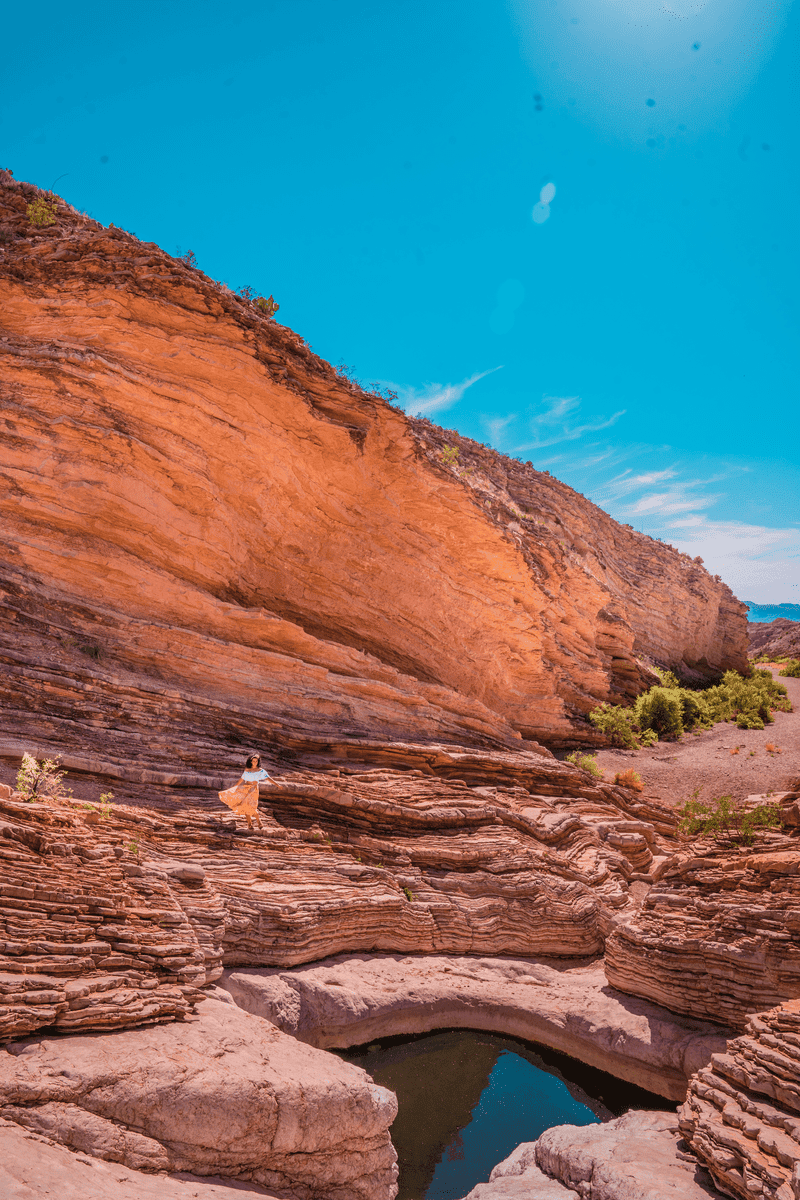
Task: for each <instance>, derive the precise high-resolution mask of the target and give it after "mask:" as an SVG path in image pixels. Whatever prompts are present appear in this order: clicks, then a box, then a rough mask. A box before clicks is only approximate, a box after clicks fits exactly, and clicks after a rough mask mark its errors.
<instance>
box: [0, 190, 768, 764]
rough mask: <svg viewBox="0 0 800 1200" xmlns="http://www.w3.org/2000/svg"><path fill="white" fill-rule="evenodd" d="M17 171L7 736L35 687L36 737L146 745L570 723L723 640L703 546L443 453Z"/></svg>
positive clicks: (740, 625) (483, 737)
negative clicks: (41, 214)
mask: <svg viewBox="0 0 800 1200" xmlns="http://www.w3.org/2000/svg"><path fill="white" fill-rule="evenodd" d="M34 194H35V189H31V188H30V187H28V186H27V185H22V184H17V183H15V182H14V181H13V180H11V179H10V177H9V176H8V175H5V174H4V175H3V178H2V180H0V233H2V237H3V242H4V252H3V255H2V257H1V258H0V289H1V290H2V304H1V305H0V311H2V335H1V340H0V379H1V380H2V387H3V407H4V420H5V431H4V432H5V436H4V439H3V442H2V449H0V456H1V457H0V472H2V476H3V479H4V482H5V488H4V491H3V507H2V526H1V527H2V531H3V535H2V536H3V566H2V572H3V575H2V585H3V587H4V590H5V596H6V605H5V607H4V616H3V622H2V628H0V648H2V655H3V658H4V671H3V675H2V679H3V683H2V687H3V691H2V696H1V697H0V698H2V701H3V707H4V719H3V724H4V727H5V733H6V734H7V735H8V736H9V737H11V738H13V737H24V735H25V733H26V732H27V731H29V729H30V724H31V716H32V714H33V713H35V714H36V716H37V720H38V722H39V728H40V731H41V735H42V736H43V737H45V736H46V737H47V739H48V741H49V744H50V745H52V746H53V747H54V748H61V749H63V750H67V749H71V750H73V751H74V750H76V749H78V748H79V747H78V743H79V742H80V741H81V740H82V739H85V738H88V739H89V741H90V743H91V748H92V749H93V750H94V751H95V752H97V753H101V754H102V755H104V756H105V757H106V758H108V759H110V760H111V761H117V762H121V763H124V762H125V760H126V758H127V759H130V758H131V757H132V756H133V755H134V753H135V751H137V750H138V751H139V752H140V753H141V754H142V755H143V756H144V757H145V758H146V759H147V760H148V763H149V765H151V766H152V767H153V769H158V768H159V767H160V769H161V770H165V769H166V767H167V766H168V765H170V763H171V765H172V766H173V769H174V764H175V758H176V757H177V758H178V759H179V760H182V761H183V765H184V768H186V766H187V764H188V761H189V756H190V755H193V754H195V753H199V752H202V757H203V759H204V760H206V761H208V760H211V761H215V762H216V764H217V766H218V767H219V766H220V765H226V766H227V765H228V764H229V757H230V747H231V746H232V745H241V744H245V745H247V744H250V743H251V742H253V741H254V740H268V741H270V742H271V743H273V744H274V745H276V746H277V747H278V748H279V749H282V750H283V751H285V752H289V751H291V750H292V748H293V747H295V746H296V745H297V743H298V740H299V742H300V743H301V744H302V745H303V746H306V745H307V744H308V742H309V739H310V741H311V742H313V743H314V744H316V745H324V744H325V742H326V740H327V739H328V738H330V737H331V736H333V735H334V733H335V734H336V735H337V736H338V737H339V738H342V737H351V738H353V739H358V738H361V737H372V738H375V737H378V738H383V739H386V740H390V739H397V738H406V739H410V740H415V739H416V740H419V739H422V740H430V741H445V742H450V743H454V744H461V745H464V744H467V745H481V746H511V745H513V744H514V742H515V740H518V738H519V736H520V735H522V736H524V737H525V738H528V739H544V740H547V741H549V742H550V743H553V744H555V743H559V744H564V743H572V742H574V741H575V740H576V739H578V738H579V737H585V736H586V734H587V730H588V727H587V726H586V724H585V721H584V718H585V714H586V713H587V711H588V710H589V709H590V708H591V707H593V706H594V705H595V704H596V703H597V702H598V701H600V700H604V699H618V698H621V697H623V696H632V695H634V694H635V693H636V692H637V690H639V689H640V688H641V687H643V686H644V685H645V684H646V682H647V681H648V679H649V675H648V671H647V667H646V664H645V661H644V660H645V659H646V658H648V657H649V658H653V659H657V660H658V661H660V662H663V663H664V664H665V665H671V666H674V667H676V668H678V669H682V670H683V669H692V670H694V671H696V672H698V673H700V674H704V673H705V674H706V675H708V674H713V673H714V671H718V670H720V669H723V668H725V667H728V666H734V667H737V666H743V665H744V662H745V654H746V635H745V621H744V610H743V609H742V608H741V606H739V605H738V604H737V602H736V601H734V599H733V597H732V596H731V594H730V592H729V590H728V589H727V588H726V587H725V586H724V585H723V584H721V583H719V582H718V581H716V580H714V579H713V578H712V577H711V576H709V575H708V574H707V573H706V572H705V571H704V570H702V568H701V567H700V566H699V565H698V564H696V563H692V562H690V561H689V560H687V559H685V557H684V556H682V555H680V554H678V553H677V552H675V551H672V550H670V549H669V548H667V547H665V546H662V545H661V544H659V543H657V542H653V541H651V540H649V539H643V538H642V537H641V536H640V535H638V534H636V533H635V532H634V531H633V530H629V529H627V528H625V527H623V526H620V525H617V524H616V523H615V522H613V521H612V520H611V519H610V518H609V517H607V516H606V515H605V514H603V513H601V512H600V510H598V509H597V508H595V507H594V506H593V505H591V504H589V503H588V502H586V501H584V500H583V499H582V498H580V497H578V496H577V495H576V494H575V493H573V492H571V491H570V489H568V488H566V487H564V485H562V484H558V483H557V482H556V481H554V480H552V479H550V477H549V476H547V475H544V474H541V473H538V472H536V471H534V470H533V469H531V468H528V467H523V466H522V465H521V464H510V463H508V462H507V461H506V460H502V459H500V457H499V456H497V455H494V454H491V453H490V452H488V451H485V450H480V448H477V447H475V448H473V449H472V450H471V451H470V453H471V454H472V456H473V458H474V459H475V470H474V471H472V472H471V473H469V474H467V473H466V472H465V470H464V469H462V467H459V466H458V465H456V466H455V467H452V466H447V465H446V464H445V463H444V462H443V461H442V455H441V448H442V445H443V442H444V438H445V435H444V434H442V433H441V432H439V433H437V432H436V431H434V430H433V429H432V427H430V426H425V425H423V424H421V423H414V422H410V421H409V420H407V419H406V417H405V416H404V415H403V414H402V413H400V412H399V411H398V410H396V409H394V408H392V407H391V406H390V405H388V404H387V403H386V402H385V401H383V400H381V399H380V398H379V397H377V396H375V395H367V394H365V393H363V392H362V391H361V390H360V389H359V388H358V387H356V386H355V385H353V384H351V383H350V382H349V381H348V380H346V379H344V378H343V377H341V376H339V375H337V373H336V372H335V371H333V370H332V369H331V368H330V367H329V366H328V365H327V364H326V363H324V362H323V361H322V360H321V359H319V358H317V357H316V356H315V355H313V354H312V353H311V351H310V350H309V349H308V347H307V346H306V345H305V344H304V343H303V342H302V339H300V338H298V337H297V336H296V335H295V334H293V333H291V331H289V330H288V329H284V328H283V327H281V326H279V325H277V324H276V323H275V322H274V321H270V320H268V319H267V318H266V317H264V316H263V315H262V314H260V313H259V311H258V310H257V309H256V308H255V307H254V306H253V305H252V304H250V303H248V302H246V301H244V300H242V299H241V298H239V297H236V296H234V295H233V294H232V293H230V292H229V291H227V290H226V289H224V288H222V287H220V286H219V285H216V284H213V283H212V281H211V280H209V279H207V278H206V277H205V276H203V275H202V274H201V273H200V272H198V271H196V270H192V269H190V268H188V267H186V266H185V264H183V263H182V262H180V261H178V260H175V259H172V258H170V257H169V256H168V255H166V254H164V253H163V252H162V251H160V250H159V249H158V248H157V247H156V246H153V245H147V244H142V243H139V242H137V241H136V240H135V239H134V238H132V237H131V236H130V235H128V234H125V233H124V232H123V231H122V230H118V229H114V228H113V227H111V228H109V229H104V228H102V227H101V226H99V225H97V224H96V223H95V222H92V221H90V220H88V219H87V218H81V217H79V216H78V215H77V214H75V213H74V212H73V211H72V210H69V209H68V208H67V206H65V205H63V204H62V203H61V202H59V203H58V205H57V221H56V224H55V225H53V226H51V227H48V228H44V229H37V228H35V227H33V226H32V225H31V224H30V222H29V220H28V218H27V215H26V204H27V202H28V201H29V200H30V199H31V197H32V196H33V195H34ZM465 455H466V451H465ZM523 509H524V511H523ZM76 719H77V720H78V721H79V722H80V726H79V727H76ZM154 727H155V728H159V729H162V730H163V729H165V728H166V729H169V734H161V735H160V736H159V737H158V738H156V739H153V738H152V736H151V735H149V731H150V730H152V728H154ZM202 730H205V731H206V736H205V741H204V740H203V737H202V735H201V731H202ZM589 732H590V731H589Z"/></svg>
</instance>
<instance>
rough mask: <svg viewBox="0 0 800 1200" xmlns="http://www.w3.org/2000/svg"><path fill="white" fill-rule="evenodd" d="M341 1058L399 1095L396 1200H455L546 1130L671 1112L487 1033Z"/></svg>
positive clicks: (549, 1055)
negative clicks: (634, 1111) (634, 1112)
mask: <svg viewBox="0 0 800 1200" xmlns="http://www.w3.org/2000/svg"><path fill="white" fill-rule="evenodd" d="M338 1053H340V1054H341V1055H342V1057H344V1058H346V1059H347V1060H348V1061H349V1062H352V1063H356V1064H357V1065H358V1066H360V1067H363V1068H364V1069H365V1070H366V1071H368V1072H369V1074H370V1075H371V1076H372V1077H373V1078H374V1080H375V1082H376V1083H380V1084H382V1085H383V1086H384V1087H388V1088H391V1089H392V1091H394V1092H395V1093H396V1094H397V1099H398V1104H399V1111H398V1114H397V1119H396V1120H395V1122H394V1124H393V1126H392V1130H391V1132H392V1141H393V1142H394V1144H395V1147H396V1149H397V1154H398V1159H399V1163H400V1191H399V1194H398V1200H458V1198H459V1197H462V1196H465V1195H466V1194H467V1192H469V1191H470V1189H471V1188H473V1187H474V1186H475V1184H476V1183H480V1182H482V1181H485V1180H487V1179H488V1178H489V1173H490V1172H491V1170H492V1168H493V1167H494V1166H495V1165H496V1164H497V1163H498V1162H500V1161H501V1160H502V1159H503V1158H505V1157H506V1156H507V1155H508V1154H510V1153H511V1151H512V1150H513V1149H514V1148H515V1146H517V1145H519V1143H520V1142H530V1141H534V1140H535V1139H536V1138H537V1137H539V1135H540V1134H541V1133H543V1132H544V1131H545V1129H549V1128H550V1127H551V1126H553V1125H589V1124H592V1123H594V1122H600V1121H608V1120H611V1119H612V1118H613V1117H615V1116H619V1115H620V1114H621V1113H623V1112H626V1111H627V1110H628V1109H629V1108H650V1109H652V1108H662V1109H668V1108H669V1104H668V1102H667V1101H665V1100H663V1099H662V1098H660V1097H658V1096H653V1095H651V1094H650V1093H649V1092H645V1091H642V1089H641V1088H637V1087H634V1086H633V1085H632V1084H628V1083H623V1082H621V1081H620V1080H618V1079H614V1077H613V1076H611V1075H607V1074H605V1073H604V1072H603V1071H597V1070H594V1069H593V1068H591V1067H587V1066H584V1065H583V1064H581V1063H579V1062H576V1061H575V1060H574V1059H570V1058H567V1057H566V1056H565V1055H561V1054H556V1053H554V1052H553V1051H549V1050H546V1049H544V1048H542V1047H534V1046H532V1045H530V1044H529V1043H526V1042H522V1041H517V1040H516V1039H514V1038H508V1037H502V1036H499V1035H495V1034H492V1033H483V1032H477V1031H473V1030H465V1029H456V1030H448V1031H445V1032H439V1033H429V1034H424V1035H422V1036H415V1037H403V1038H387V1039H384V1040H383V1041H380V1042H373V1043H370V1045H368V1046H359V1047H354V1048H352V1049H350V1050H346V1051H339V1052H338Z"/></svg>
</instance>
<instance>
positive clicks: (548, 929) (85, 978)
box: [0, 751, 674, 1040]
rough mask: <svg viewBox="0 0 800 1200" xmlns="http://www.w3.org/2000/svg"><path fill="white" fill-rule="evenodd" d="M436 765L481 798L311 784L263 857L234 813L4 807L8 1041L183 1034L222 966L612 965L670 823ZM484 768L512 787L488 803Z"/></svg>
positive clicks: (479, 766)
mask: <svg viewBox="0 0 800 1200" xmlns="http://www.w3.org/2000/svg"><path fill="white" fill-rule="evenodd" d="M442 758H443V759H445V760H447V761H449V762H450V765H451V769H452V770H455V769H456V764H458V766H460V773H461V774H463V775H466V777H467V778H468V779H469V778H473V780H474V784H475V786H473V787H470V786H468V784H467V782H465V780H464V779H463V778H462V779H458V780H455V779H451V780H447V779H437V778H436V777H431V776H430V775H426V774H424V773H423V772H421V771H418V772H408V771H406V772H399V771H390V770H385V769H384V770H373V771H369V772H366V773H364V772H358V773H356V774H353V775H344V774H343V775H339V776H331V775H330V774H327V775H322V774H319V773H316V774H315V773H314V772H305V773H299V772H298V773H297V774H295V775H293V776H292V777H291V778H289V777H286V778H284V780H282V781H281V782H280V783H279V784H277V785H274V786H272V787H271V788H269V789H268V788H265V789H264V791H265V801H266V803H267V804H270V805H271V807H272V810H273V813H274V814H276V815H277V817H279V818H280V820H278V819H276V815H272V816H271V815H269V810H268V809H266V808H265V810H264V813H263V817H264V823H265V828H264V830H263V831H256V832H255V833H254V834H253V835H252V836H250V837H243V836H240V835H239V833H238V832H237V827H236V825H235V823H234V822H233V821H232V820H231V821H226V820H223V819H222V813H223V812H227V810H224V809H222V806H221V805H220V808H219V816H210V815H207V814H206V813H204V812H203V811H202V810H194V811H192V810H188V811H186V812H183V813H181V814H179V815H171V816H169V815H166V814H161V813H156V812H153V811H150V812H148V811H147V810H144V809H134V808H127V807H125V806H122V805H114V806H112V808H111V810H110V812H109V815H108V816H107V817H105V818H102V817H101V815H100V812H99V811H98V810H97V809H91V807H90V808H89V809H88V810H87V809H86V808H84V807H82V806H81V805H80V804H77V803H76V804H70V803H63V804H54V803H37V804H29V803H25V802H23V801H22V800H21V799H19V798H17V799H14V798H11V799H0V862H2V864H3V872H2V878H0V1040H3V1039H8V1038H9V1037H13V1036H20V1035H22V1034H25V1033H27V1032H29V1031H32V1030H34V1029H36V1028H39V1027H41V1026H54V1027H56V1028H58V1029H79V1028H80V1029H108V1028H114V1027H124V1026H127V1025H138V1024H141V1023H144V1022H149V1021H156V1020H169V1019H173V1018H176V1017H182V1016H185V1015H186V1013H187V1012H188V1010H189V1008H190V1007H191V1005H192V1004H193V1003H194V1001H195V1000H196V999H197V997H198V989H199V988H200V987H203V986H205V985H207V984H208V983H211V982H213V981H214V980H215V979H216V978H218V977H219V974H220V972H221V970H222V966H223V964H224V965H229V966H230V965H252V966H259V967H264V966H292V965H294V964H297V963H303V962H310V961H314V960H316V959H319V958H322V957H325V956H327V955H331V954H337V953H341V952H343V951H375V950H386V951H400V952H403V953H433V952H440V953H462V954H463V953H476V952H477V953H484V954H522V955H531V954H546V955H557V956H560V957H581V956H585V955H587V954H594V953H597V952H598V951H599V950H601V949H602V945H603V941H604V937H605V933H606V931H607V929H608V927H609V925H610V924H611V923H612V922H613V920H615V918H616V915H617V914H618V913H622V912H624V911H625V910H626V908H627V907H629V906H630V905H632V904H635V898H634V895H633V892H632V891H631V880H632V878H633V876H634V875H639V876H641V875H642V872H643V871H644V870H646V868H647V866H648V864H650V863H652V862H653V861H654V858H653V853H654V851H655V852H656V854H658V852H659V848H660V843H661V839H662V836H664V835H663V834H661V833H659V832H658V830H659V829H661V830H665V831H666V836H667V837H669V836H670V820H671V814H670V813H669V812H668V810H665V809H662V808H661V807H660V806H658V805H652V806H648V805H647V804H644V803H642V801H641V799H640V798H638V797H635V796H634V795H633V794H631V793H627V794H626V792H625V790H624V789H621V788H613V787H609V786H608V785H600V786H595V785H594V784H593V783H591V782H590V777H588V776H586V775H585V774H583V773H582V772H579V771H577V770H575V769H574V768H570V767H567V766H564V765H562V764H560V763H557V762H555V761H554V760H553V759H551V758H545V757H542V756H539V755H534V754H530V753H528V754H522V753H520V754H516V755H510V754H508V755H500V754H496V755H494V756H492V755H489V754H484V755H483V756H481V755H477V754H474V753H473V754H468V753H464V754H463V755H461V756H460V759H461V761H460V762H459V761H458V760H459V756H457V755H453V754H452V753H451V754H447V753H445V752H444V751H443V752H442ZM454 759H455V761H454ZM491 766H493V767H494V777H495V779H499V780H502V779H503V777H504V774H505V785H503V784H495V786H493V787H486V786H484V783H485V778H486V774H487V772H488V771H489V770H490V768H491ZM518 780H524V781H525V782H526V783H527V787H525V786H523V785H522V783H520V782H518ZM548 792H549V793H550V795H547V793H548ZM267 793H271V794H267ZM648 817H649V818H650V819H649V820H648V819H646V818H648ZM673 828H674V826H673ZM616 841H621V842H622V843H623V848H622V849H621V848H620V847H619V845H617V844H615V842H616ZM661 857H663V855H661Z"/></svg>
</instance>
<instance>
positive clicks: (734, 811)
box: [678, 792, 782, 846]
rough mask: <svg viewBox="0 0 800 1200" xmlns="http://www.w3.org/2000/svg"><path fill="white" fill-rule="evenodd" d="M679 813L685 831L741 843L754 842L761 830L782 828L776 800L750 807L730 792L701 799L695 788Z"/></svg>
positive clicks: (745, 844)
mask: <svg viewBox="0 0 800 1200" xmlns="http://www.w3.org/2000/svg"><path fill="white" fill-rule="evenodd" d="M678 816H679V818H680V825H679V828H680V830H681V832H682V833H684V834H687V835H689V836H691V837H697V836H700V837H714V838H723V839H725V840H727V841H729V842H733V843H735V844H738V845H740V846H752V844H753V841H754V839H755V835H756V832H757V831H758V830H760V829H763V830H767V829H780V827H781V824H782V821H781V810H780V807H779V805H777V804H774V803H771V802H767V803H766V804H757V805H755V807H752V808H751V807H748V806H747V805H745V804H742V803H741V802H739V803H737V802H736V801H735V800H733V799H732V798H731V797H730V796H719V797H717V798H715V799H712V800H700V799H698V796H697V793H696V792H695V794H694V796H693V797H692V799H691V800H688V801H687V802H686V804H684V805H683V807H682V808H679V809H678Z"/></svg>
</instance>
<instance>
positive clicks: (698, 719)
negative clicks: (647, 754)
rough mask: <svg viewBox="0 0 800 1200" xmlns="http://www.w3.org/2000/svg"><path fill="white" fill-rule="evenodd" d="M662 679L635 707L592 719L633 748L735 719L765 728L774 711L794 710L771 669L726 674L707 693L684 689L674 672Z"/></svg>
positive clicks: (608, 707) (605, 710)
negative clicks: (744, 673) (749, 672)
mask: <svg viewBox="0 0 800 1200" xmlns="http://www.w3.org/2000/svg"><path fill="white" fill-rule="evenodd" d="M659 675H660V678H661V683H660V684H658V685H656V686H655V687H651V688H650V689H649V690H648V691H646V692H643V693H642V695H641V696H639V698H638V699H637V700H636V703H635V704H633V705H631V706H630V707H626V706H625V705H621V704H601V705H600V706H599V707H598V708H594V709H592V711H591V712H590V714H589V720H590V721H591V722H592V724H593V725H594V726H595V728H596V729H598V730H599V731H600V732H601V733H604V734H605V735H606V737H607V738H608V739H609V741H610V742H611V744H612V745H614V746H618V747H620V748H621V749H625V750H633V749H638V748H639V747H642V746H652V745H653V744H654V743H655V742H657V741H676V740H678V739H680V738H681V737H682V736H683V734H684V733H686V732H690V733H700V732H701V731H702V730H703V729H710V728H711V727H712V725H715V724H717V723H718V722H719V721H735V722H736V725H737V727H738V728H739V729H763V728H764V727H765V726H766V725H769V724H771V723H772V721H773V720H774V717H773V715H772V713H773V712H774V711H779V712H791V711H792V705H791V703H790V701H789V697H788V695H787V692H786V688H785V687H784V686H783V684H781V683H776V682H775V680H774V679H773V678H772V675H771V674H770V672H769V671H765V670H759V669H756V670H754V671H753V672H752V673H751V675H750V676H749V677H745V676H744V675H740V674H739V673H738V672H737V671H726V672H725V674H724V675H723V677H722V680H721V681H720V683H718V684H714V686H713V687H710V688H705V689H704V690H703V691H695V690H693V689H691V688H685V687H682V686H681V684H680V681H679V680H678V679H677V678H676V677H675V675H673V673H672V672H671V671H664V672H659Z"/></svg>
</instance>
